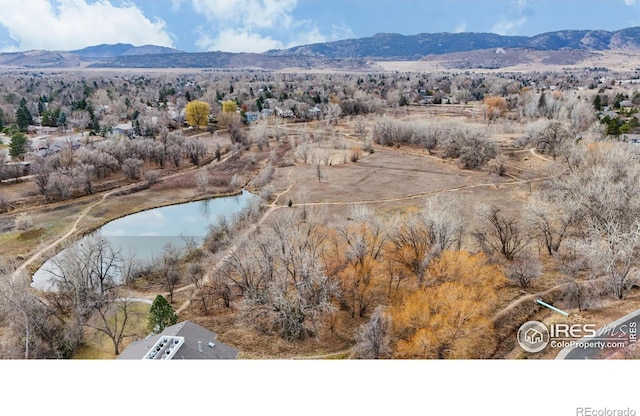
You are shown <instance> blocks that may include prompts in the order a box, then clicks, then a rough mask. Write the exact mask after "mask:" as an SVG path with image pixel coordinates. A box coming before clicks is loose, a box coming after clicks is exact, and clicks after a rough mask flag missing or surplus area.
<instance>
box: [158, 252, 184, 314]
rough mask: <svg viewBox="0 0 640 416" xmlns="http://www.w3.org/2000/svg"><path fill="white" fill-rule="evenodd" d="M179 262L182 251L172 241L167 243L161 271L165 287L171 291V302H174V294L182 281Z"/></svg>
mask: <svg viewBox="0 0 640 416" xmlns="http://www.w3.org/2000/svg"><path fill="white" fill-rule="evenodd" d="M179 262H180V251H179V250H178V249H177V248H176V247H174V246H173V245H172V244H171V243H169V244H167V245H165V247H164V249H163V252H162V257H161V259H160V264H159V272H160V275H161V276H162V281H163V283H164V287H165V289H166V290H167V291H168V292H169V302H170V303H173V294H174V292H175V289H176V287H177V286H178V282H179V281H180V274H179Z"/></svg>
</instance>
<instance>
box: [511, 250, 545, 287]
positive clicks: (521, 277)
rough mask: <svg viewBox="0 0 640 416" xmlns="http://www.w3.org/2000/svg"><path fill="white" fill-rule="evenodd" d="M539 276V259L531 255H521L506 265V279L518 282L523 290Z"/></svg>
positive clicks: (540, 271) (540, 272) (540, 270)
mask: <svg viewBox="0 0 640 416" xmlns="http://www.w3.org/2000/svg"><path fill="white" fill-rule="evenodd" d="M541 274H542V264H541V263H540V259H539V258H538V257H537V256H535V255H534V254H532V253H524V254H522V253H521V254H520V255H518V256H516V258H515V259H514V260H513V261H512V262H511V263H509V264H508V265H507V277H508V278H510V279H511V280H514V281H516V282H518V284H519V285H520V287H521V288H523V289H526V288H528V287H529V285H530V284H531V281H532V280H534V279H536V278H538V277H540V275H541Z"/></svg>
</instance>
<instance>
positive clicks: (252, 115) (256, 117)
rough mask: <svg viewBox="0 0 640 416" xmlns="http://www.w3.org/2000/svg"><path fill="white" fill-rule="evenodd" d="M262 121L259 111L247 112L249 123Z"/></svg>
mask: <svg viewBox="0 0 640 416" xmlns="http://www.w3.org/2000/svg"><path fill="white" fill-rule="evenodd" d="M259 119H260V113H259V112H257V111H247V123H253V122H256V121H258V120H259Z"/></svg>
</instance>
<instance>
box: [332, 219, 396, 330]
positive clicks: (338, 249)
mask: <svg viewBox="0 0 640 416" xmlns="http://www.w3.org/2000/svg"><path fill="white" fill-rule="evenodd" d="M356 211H358V212H353V213H352V214H351V217H350V219H349V220H347V221H345V222H344V223H343V224H341V225H339V226H338V227H336V230H335V233H334V234H333V237H332V238H331V249H330V252H331V257H332V258H333V259H334V260H333V263H334V264H333V266H330V269H332V270H334V271H335V274H336V275H337V276H338V279H339V282H340V293H341V299H342V302H343V304H344V306H346V307H348V308H349V309H350V311H351V316H352V317H355V316H356V315H357V316H359V317H364V316H365V315H366V314H367V313H368V311H369V310H370V309H372V308H373V307H374V306H375V305H377V304H379V303H381V301H382V300H383V298H384V292H385V290H386V278H385V275H386V267H385V263H384V261H383V255H382V253H383V249H384V246H385V245H386V242H387V239H388V234H387V232H386V230H385V226H384V224H383V223H382V222H381V221H379V220H378V219H376V217H375V216H374V215H373V213H372V212H371V211H368V210H367V209H365V208H361V207H360V208H357V209H356Z"/></svg>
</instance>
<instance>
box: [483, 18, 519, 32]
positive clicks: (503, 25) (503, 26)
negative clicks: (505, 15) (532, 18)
mask: <svg viewBox="0 0 640 416" xmlns="http://www.w3.org/2000/svg"><path fill="white" fill-rule="evenodd" d="M525 23H527V18H526V17H521V18H519V19H516V20H507V19H501V20H499V21H498V22H496V23H495V24H494V25H493V26H491V32H492V33H497V34H498V35H515V34H517V31H518V29H519V28H520V27H522V26H524V24H525Z"/></svg>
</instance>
